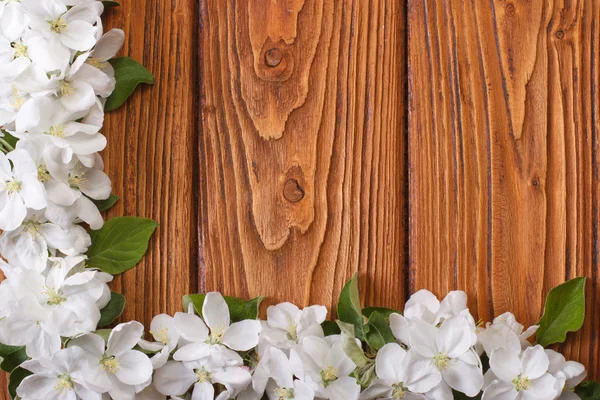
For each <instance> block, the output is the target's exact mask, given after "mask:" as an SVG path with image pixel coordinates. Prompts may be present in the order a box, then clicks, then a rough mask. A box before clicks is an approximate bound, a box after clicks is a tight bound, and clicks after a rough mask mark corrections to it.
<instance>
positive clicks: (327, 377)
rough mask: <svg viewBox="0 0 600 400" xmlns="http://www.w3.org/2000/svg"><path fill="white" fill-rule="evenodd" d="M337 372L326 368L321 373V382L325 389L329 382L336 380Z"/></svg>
mask: <svg viewBox="0 0 600 400" xmlns="http://www.w3.org/2000/svg"><path fill="white" fill-rule="evenodd" d="M337 378H338V377H337V371H336V370H335V369H333V367H331V366H330V367H327V369H326V370H324V371H321V379H322V380H323V384H324V385H325V387H327V386H328V385H329V384H330V383H331V382H333V381H335V380H336V379H337Z"/></svg>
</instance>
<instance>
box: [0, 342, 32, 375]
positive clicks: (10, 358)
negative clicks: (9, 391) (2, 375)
mask: <svg viewBox="0 0 600 400" xmlns="http://www.w3.org/2000/svg"><path fill="white" fill-rule="evenodd" d="M3 346H4V345H3ZM6 347H11V348H14V349H15V350H13V351H11V352H10V353H7V354H2V356H1V358H2V363H1V364H0V369H2V371H6V372H11V371H12V370H14V369H15V368H17V367H18V366H19V365H21V364H23V363H24V362H25V361H27V360H29V357H28V356H27V352H26V351H25V346H22V347H14V346H6Z"/></svg>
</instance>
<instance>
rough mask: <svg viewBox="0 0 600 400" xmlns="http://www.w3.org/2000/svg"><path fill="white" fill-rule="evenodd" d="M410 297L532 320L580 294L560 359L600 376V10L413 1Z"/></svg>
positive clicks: (569, 4)
mask: <svg viewBox="0 0 600 400" xmlns="http://www.w3.org/2000/svg"><path fill="white" fill-rule="evenodd" d="M408 10H409V11H408V23H409V32H408V45H409V56H408V77H409V99H410V100H409V106H408V107H409V149H410V156H409V170H410V178H409V180H410V183H409V187H410V216H409V219H410V223H409V227H410V239H409V242H410V266H411V268H410V290H411V291H412V290H415V289H418V288H421V287H427V288H431V289H433V291H435V292H436V293H437V294H442V293H445V292H447V291H448V290H451V289H454V288H460V289H464V290H466V291H467V292H468V294H469V296H470V301H471V304H470V305H471V306H472V307H473V308H474V309H475V310H477V311H478V313H479V317H480V318H482V319H484V320H489V319H490V318H492V316H493V315H498V314H499V313H502V312H504V311H508V310H512V311H513V312H514V313H515V314H516V315H517V317H518V319H520V320H521V321H523V322H524V323H527V324H533V323H535V322H537V320H538V319H539V317H540V315H541V310H542V307H543V301H544V299H545V296H546V294H547V292H548V291H549V289H550V288H552V287H553V286H556V285H558V284H560V283H562V282H564V281H565V280H567V279H570V278H573V277H575V276H586V277H588V278H589V282H588V292H587V293H588V299H589V300H588V304H587V322H586V325H585V327H584V329H583V330H582V331H581V333H579V334H577V335H574V336H573V337H572V338H571V340H570V342H569V343H570V344H569V345H568V346H567V350H568V351H567V355H570V356H572V357H573V358H575V359H578V360H580V361H582V362H584V363H585V364H586V366H587V367H588V369H589V370H590V371H592V373H591V375H592V376H595V377H596V378H598V377H600V370H599V367H600V359H599V352H600V343H599V341H598V331H599V329H600V296H598V294H597V293H598V283H599V278H598V267H599V262H598V217H599V212H598V205H599V203H598V194H599V185H598V184H599V182H598V166H599V164H598V162H599V160H598V155H597V152H598V141H597V138H598V133H599V128H600V123H599V120H598V112H599V106H600V101H599V100H600V99H599V95H598V93H599V92H598V84H599V83H600V76H599V67H598V54H600V33H599V32H600V27H599V23H600V3H598V2H597V1H594V0H579V1H577V0H573V1H562V0H551V1H546V0H532V1H521V0H513V1H507V0H489V1H477V2H475V1H467V0H449V1H435V0H409V5H408Z"/></svg>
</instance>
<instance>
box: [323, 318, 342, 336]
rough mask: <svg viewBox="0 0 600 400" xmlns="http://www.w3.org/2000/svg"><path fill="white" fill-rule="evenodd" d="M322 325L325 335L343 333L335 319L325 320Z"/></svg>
mask: <svg viewBox="0 0 600 400" xmlns="http://www.w3.org/2000/svg"><path fill="white" fill-rule="evenodd" d="M321 327H322V328H323V333H324V334H325V336H331V335H339V334H340V333H342V331H340V327H339V326H338V325H337V324H336V323H335V322H333V321H323V323H322V324H321Z"/></svg>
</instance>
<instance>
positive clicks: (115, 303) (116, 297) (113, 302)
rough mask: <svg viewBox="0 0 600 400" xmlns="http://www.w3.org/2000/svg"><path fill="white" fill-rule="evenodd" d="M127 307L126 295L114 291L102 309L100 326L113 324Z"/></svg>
mask: <svg viewBox="0 0 600 400" xmlns="http://www.w3.org/2000/svg"><path fill="white" fill-rule="evenodd" d="M124 308H125V296H123V295H122V294H120V293H115V292H112V293H111V295H110V301H109V302H108V304H107V305H106V307H104V308H103V309H102V310H100V321H99V322H98V326H106V325H108V324H112V323H113V321H114V320H115V319H117V318H118V317H119V315H121V314H122V313H123V309H124Z"/></svg>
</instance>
